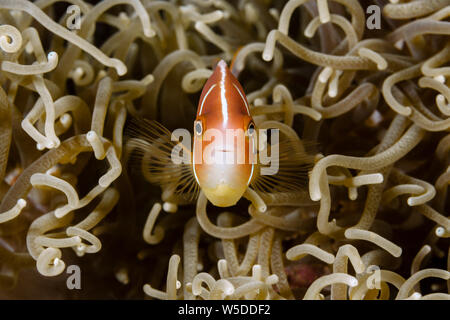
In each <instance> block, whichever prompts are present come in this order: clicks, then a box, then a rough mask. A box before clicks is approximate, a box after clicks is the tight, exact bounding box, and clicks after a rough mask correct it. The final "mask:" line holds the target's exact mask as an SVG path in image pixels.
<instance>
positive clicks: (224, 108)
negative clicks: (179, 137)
mask: <svg viewBox="0 0 450 320" xmlns="http://www.w3.org/2000/svg"><path fill="white" fill-rule="evenodd" d="M211 128H213V130H216V131H215V132H214V131H212V134H216V136H214V138H215V139H216V140H213V139H208V141H206V142H205V141H204V140H205V133H206V132H207V131H208V130H210V129H211ZM255 132H256V129H255V123H254V122H253V119H252V116H251V114H250V108H249V106H248V102H247V98H246V96H245V93H244V90H243V89H242V86H241V84H240V83H239V81H238V80H237V79H236V77H235V76H234V75H233V74H232V73H231V71H230V69H229V68H228V66H227V64H226V62H225V61H224V60H220V61H219V62H218V63H217V65H216V67H215V69H214V72H213V74H212V75H211V77H210V78H209V79H208V81H207V82H206V84H205V86H204V87H203V91H202V93H201V95H200V101H199V104H198V109H197V117H196V119H195V122H194V134H195V136H194V144H193V161H192V162H193V171H194V175H195V179H196V181H197V182H198V184H199V186H200V188H201V189H202V191H203V192H204V193H205V195H206V197H207V198H208V199H209V201H211V202H212V203H213V204H214V205H216V206H220V207H228V206H231V205H233V204H235V203H236V202H237V201H238V200H239V199H240V198H241V197H242V195H243V194H244V192H245V190H246V189H247V187H248V185H249V184H250V182H251V179H252V177H253V174H254V171H255V170H254V169H255V168H254V167H255V164H254V163H252V161H250V157H251V152H252V149H253V148H251V146H250V144H251V142H252V138H254V135H255ZM218 137H220V138H221V139H218ZM234 137H236V139H234ZM230 138H231V139H230ZM240 139H241V140H242V141H240ZM240 142H241V143H240ZM213 143H214V147H213V150H212V152H211V157H212V158H213V159H212V160H217V161H210V162H209V163H208V162H207V161H206V160H207V159H205V156H208V155H206V154H205V151H206V150H207V148H208V146H211V144H213ZM227 153H228V154H229V155H231V156H232V158H229V159H232V161H229V162H227V161H224V160H226V156H227V155H228V154H227ZM238 154H242V155H243V156H244V159H243V161H241V163H239V162H238V159H237V155H238ZM199 155H202V156H203V158H202V159H201V160H202V161H199V159H198V158H199V157H198V156H199Z"/></svg>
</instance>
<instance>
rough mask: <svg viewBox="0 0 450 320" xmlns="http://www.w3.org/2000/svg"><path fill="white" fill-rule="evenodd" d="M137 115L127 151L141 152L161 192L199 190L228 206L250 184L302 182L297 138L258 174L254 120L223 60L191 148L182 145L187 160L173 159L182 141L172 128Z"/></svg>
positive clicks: (284, 187)
mask: <svg viewBox="0 0 450 320" xmlns="http://www.w3.org/2000/svg"><path fill="white" fill-rule="evenodd" d="M134 120H135V121H134V125H131V126H130V127H129V129H130V128H131V129H130V130H128V133H129V135H130V136H132V137H133V138H131V139H129V140H128V142H127V144H126V146H127V149H126V150H128V151H126V152H131V151H130V150H134V151H137V152H138V154H139V155H140V156H141V164H140V169H141V172H143V173H144V176H145V178H146V179H147V180H149V181H150V182H153V183H157V184H160V185H161V186H162V187H163V190H165V193H164V192H163V197H164V194H177V195H181V196H184V198H186V199H192V198H194V197H196V196H197V195H198V192H199V191H200V190H201V191H202V192H203V193H204V194H205V196H206V197H207V199H208V200H209V201H210V202H211V203H212V204H214V205H215V206H218V207H229V206H232V205H234V204H236V203H237V201H239V199H240V198H241V197H242V196H243V195H244V193H245V191H246V190H247V188H249V186H250V185H252V186H253V187H254V188H255V189H257V190H258V191H261V192H284V191H288V190H292V189H298V188H301V187H302V186H304V178H305V177H306V176H307V170H306V168H307V167H308V165H307V163H308V158H307V156H306V154H305V152H304V149H303V147H302V146H293V144H295V143H296V141H289V140H285V141H284V142H282V143H281V142H280V143H279V146H280V149H279V154H277V159H276V161H277V166H279V169H278V173H277V174H276V175H275V176H264V175H261V174H260V169H261V167H262V166H261V164H260V163H258V162H257V161H255V160H256V159H257V155H256V152H257V151H256V150H257V148H256V140H257V139H256V135H257V130H256V126H255V122H254V120H253V118H252V115H251V110H250V107H249V104H248V101H247V98H246V95H245V93H244V90H243V88H242V86H241V84H240V83H239V81H238V80H237V79H236V77H235V76H234V75H233V74H232V72H231V70H230V68H229V67H228V65H227V63H226V62H225V61H224V60H220V61H219V62H218V63H217V64H216V66H215V68H214V70H213V73H212V75H211V76H210V77H209V79H208V80H207V81H206V83H205V85H204V87H203V90H202V93H201V95H200V99H199V103H198V108H197V115H196V119H195V121H194V123H193V131H194V137H193V138H192V141H193V147H192V150H184V151H185V152H189V155H188V157H187V158H188V161H186V162H184V163H180V164H174V163H173V161H171V156H172V155H173V154H172V152H171V151H172V150H173V148H174V147H175V146H176V145H177V144H180V143H179V141H173V135H171V132H170V131H169V130H167V129H166V128H165V127H163V126H162V125H161V124H159V123H158V122H156V121H148V120H137V119H134ZM136 124H137V125H136ZM218 137H221V138H220V139H219V138H218ZM230 138H231V139H230ZM277 150H278V149H277ZM299 150H300V151H299ZM172 159H173V158H172ZM230 159H231V160H232V161H227V160H230ZM305 164H306V166H305ZM168 190H169V192H168ZM163 200H164V201H166V199H163Z"/></svg>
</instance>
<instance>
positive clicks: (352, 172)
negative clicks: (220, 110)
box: [0, 0, 450, 300]
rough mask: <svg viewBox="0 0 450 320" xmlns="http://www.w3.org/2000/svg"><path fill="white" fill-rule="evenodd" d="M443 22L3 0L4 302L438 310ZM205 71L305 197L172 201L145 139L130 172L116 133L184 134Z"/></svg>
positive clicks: (428, 10)
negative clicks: (243, 110) (218, 302)
mask: <svg viewBox="0 0 450 320" xmlns="http://www.w3.org/2000/svg"><path fill="white" fill-rule="evenodd" d="M449 13H450V1H449V0H412V1H403V0H397V1H393V0H391V1H390V2H388V1H386V0H373V1H356V0H309V1H308V0H273V1H271V0H233V1H224V0H171V1H153V0H141V1H139V0H107V1H99V2H98V3H96V2H94V1H83V0H68V1H67V0H64V1H59V0H37V1H35V2H31V1H26V0H0V20H1V23H0V55H1V61H0V68H1V71H0V82H1V87H0V297H1V298H8V299H12V298H34V299H36V298H39V299H43V298H44V299H45V298H53V299H62V298H63V299H79V298H83V299H93V298H100V299H105V298H115V299H143V298H149V299H150V298H155V299H324V300H329V299H334V300H346V299H350V300H362V299H370V300H376V299H449V298H450V295H449V293H450V272H449V269H450V250H449V249H450V247H449V245H450V243H449V241H448V240H449V239H448V238H449V237H450V219H449V217H448V212H449V211H450V210H449V209H450V201H449V197H448V185H449V183H450V166H449V165H450V157H449V151H450V134H449V131H450V90H449V87H448V84H449V81H450V79H447V76H449V77H450V69H449V63H450V41H449V34H450V24H449V22H448V18H449ZM377 19H378V20H377ZM374 21H375V22H374ZM220 59H223V60H225V61H227V62H228V63H230V62H231V61H233V66H232V68H233V70H232V71H233V72H235V73H236V74H238V75H239V76H238V79H239V82H240V83H241V84H242V86H243V88H244V91H245V93H246V95H247V100H248V103H249V106H250V110H251V113H252V115H253V118H254V121H255V124H256V126H257V127H259V128H276V129H278V130H279V131H280V134H281V136H282V138H283V139H286V140H285V141H290V143H295V146H296V148H297V149H295V150H293V151H292V150H291V151H292V152H293V153H295V152H300V151H301V152H302V153H303V154H305V155H306V154H307V155H308V159H309V161H310V162H311V166H310V168H309V172H307V174H306V176H305V178H306V180H307V181H306V182H305V183H304V185H303V188H300V189H297V190H291V189H289V188H287V187H286V188H283V183H284V181H285V180H283V179H281V180H279V181H281V183H279V186H278V187H277V188H272V189H271V188H269V189H270V190H269V191H268V190H265V189H264V187H261V188H260V189H255V190H254V189H251V188H249V189H248V190H247V191H246V192H245V194H244V196H243V198H242V199H241V200H239V202H238V203H237V204H236V205H235V206H231V207H228V208H221V207H220V208H219V207H215V206H213V205H212V204H209V203H208V200H207V198H206V197H205V195H204V194H203V193H202V192H193V193H191V194H190V196H182V195H180V194H179V193H177V192H176V186H179V184H180V181H184V180H183V179H184V173H185V171H183V169H182V168H181V169H179V170H178V171H171V172H175V173H174V175H172V176H171V177H170V178H171V179H170V181H169V180H168V181H169V182H168V183H163V182H162V181H161V180H158V179H156V178H155V175H154V174H153V172H152V171H151V170H149V166H148V161H150V159H152V157H156V156H158V153H157V152H158V151H156V147H155V145H156V144H158V143H159V144H161V143H162V142H161V141H159V140H157V139H153V140H152V142H151V143H150V144H148V150H149V152H147V153H146V152H141V154H140V158H137V157H135V155H136V153H138V151H139V150H137V149H139V148H138V147H139V146H142V143H143V142H142V141H140V140H137V139H139V138H137V137H135V136H133V135H128V134H127V132H128V131H127V130H128V128H129V127H131V122H132V121H131V120H132V119H147V120H156V121H158V122H159V123H161V124H162V125H164V126H165V127H167V128H168V129H169V130H171V131H172V130H174V129H177V128H187V129H191V128H192V124H193V121H194V120H195V112H196V107H197V104H198V101H199V96H200V91H201V89H202V87H203V85H204V83H205V81H206V79H208V78H209V77H210V76H211V74H212V72H213V68H214V65H215V63H216V62H217V61H219V60H220ZM291 151H289V152H291ZM289 152H288V153H286V154H284V158H285V159H289V158H290V155H291V153H289ZM290 159H291V162H290V165H292V166H294V165H296V163H295V161H297V160H295V159H296V158H292V157H291V158H290ZM280 161H281V160H280ZM169 166H172V164H169V163H162V164H161V166H160V167H158V170H164V169H165V168H168V167H169ZM294 182H295V181H294ZM182 183H184V182H182ZM266 187H267V185H266ZM266 189H267V188H266ZM349 262H350V264H349ZM74 266H75V267H78V268H79V269H74ZM73 270H75V271H76V270H81V273H80V274H79V276H80V277H81V278H80V279H81V280H80V283H79V285H78V286H75V288H73V287H71V286H69V285H68V281H69V279H68V277H70V276H71V275H72V273H73ZM166 279H167V280H166ZM43 289H45V290H43Z"/></svg>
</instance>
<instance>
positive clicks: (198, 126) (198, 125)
mask: <svg viewBox="0 0 450 320" xmlns="http://www.w3.org/2000/svg"><path fill="white" fill-rule="evenodd" d="M194 131H195V134H196V135H201V134H202V132H203V127H202V122H201V121H195V122H194Z"/></svg>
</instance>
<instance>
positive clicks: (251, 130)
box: [247, 122, 255, 136]
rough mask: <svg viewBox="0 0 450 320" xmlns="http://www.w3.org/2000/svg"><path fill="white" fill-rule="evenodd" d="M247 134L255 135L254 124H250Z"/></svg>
mask: <svg viewBox="0 0 450 320" xmlns="http://www.w3.org/2000/svg"><path fill="white" fill-rule="evenodd" d="M247 132H248V135H249V136H251V135H253V134H254V133H255V124H254V123H253V122H250V124H249V125H248V128H247Z"/></svg>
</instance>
